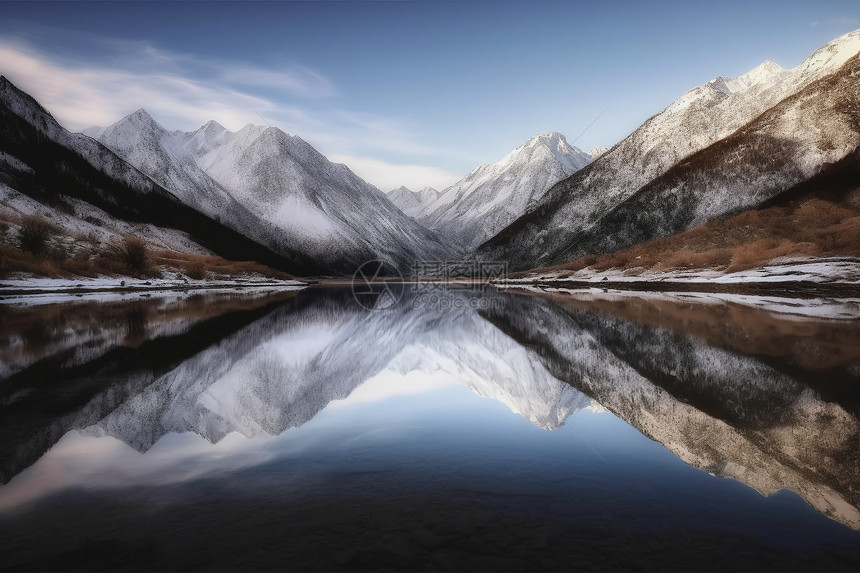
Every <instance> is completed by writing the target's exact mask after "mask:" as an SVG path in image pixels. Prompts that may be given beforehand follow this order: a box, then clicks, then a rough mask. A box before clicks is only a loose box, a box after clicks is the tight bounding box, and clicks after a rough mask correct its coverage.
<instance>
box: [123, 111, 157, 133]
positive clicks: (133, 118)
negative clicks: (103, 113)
mask: <svg viewBox="0 0 860 573" xmlns="http://www.w3.org/2000/svg"><path fill="white" fill-rule="evenodd" d="M114 125H115V126H126V125H127V126H129V127H133V128H134V129H137V130H144V129H145V130H146V131H148V132H156V133H160V132H162V131H165V129H164V128H163V127H161V125H159V124H158V122H157V121H155V120H154V119H153V118H152V116H151V115H149V112H148V111H146V110H145V109H143V108H140V109H138V110H137V111H135V112H134V113H130V114H129V115H127V116H125V117H124V118H122V119H121V120H119V121H118V122H116V123H115V124H114Z"/></svg>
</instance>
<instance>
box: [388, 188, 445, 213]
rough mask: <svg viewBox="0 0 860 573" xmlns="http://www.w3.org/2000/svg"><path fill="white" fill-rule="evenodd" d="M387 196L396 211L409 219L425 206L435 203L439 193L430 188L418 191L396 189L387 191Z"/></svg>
mask: <svg viewBox="0 0 860 573" xmlns="http://www.w3.org/2000/svg"><path fill="white" fill-rule="evenodd" d="M387 195H388V198H389V199H390V200H391V202H392V203H394V205H395V206H396V207H397V208H398V209H400V210H401V211H403V212H404V213H406V214H407V215H409V216H410V217H415V216H416V215H418V213H420V212H421V211H422V210H423V209H424V208H425V206H427V205H429V204H430V203H432V202H433V201H435V200H436V199H437V198H438V197H439V195H440V193H439V191H436V190H435V189H433V188H432V187H425V188H424V189H421V190H420V191H413V190H412V189H409V188H408V187H398V188H397V189H392V190H391V191H389V192H388V193H387Z"/></svg>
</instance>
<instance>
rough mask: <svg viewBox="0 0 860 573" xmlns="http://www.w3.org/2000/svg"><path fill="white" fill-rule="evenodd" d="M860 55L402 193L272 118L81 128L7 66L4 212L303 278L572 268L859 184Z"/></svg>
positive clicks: (700, 96) (825, 60)
mask: <svg viewBox="0 0 860 573" xmlns="http://www.w3.org/2000/svg"><path fill="white" fill-rule="evenodd" d="M858 51H860V31H856V32H852V33H850V34H847V35H845V36H842V37H840V38H837V39H836V40H834V41H833V42H831V43H829V44H827V45H825V46H824V47H822V48H820V49H819V50H817V51H816V52H815V53H814V54H812V55H811V56H810V57H809V58H808V59H807V60H805V61H804V62H803V63H802V64H801V65H800V66H798V67H796V68H794V69H790V70H787V69H783V68H781V67H780V66H778V65H777V64H775V63H773V62H765V63H763V64H761V65H760V66H758V67H756V68H755V69H753V70H751V71H750V72H748V73H746V74H744V75H742V76H739V77H737V78H726V77H718V78H716V79H714V80H712V81H710V82H708V83H706V84H704V85H702V86H699V87H697V88H694V89H692V90H690V91H689V92H687V93H686V94H684V95H683V96H681V97H680V98H679V99H678V100H677V101H675V102H673V103H672V104H671V105H669V106H668V107H666V108H665V109H664V110H663V111H661V112H659V113H658V114H656V115H655V116H653V117H652V118H650V119H649V120H648V121H646V122H645V123H644V124H643V125H642V126H641V127H639V128H638V129H637V130H635V131H634V132H633V133H632V134H630V135H629V136H628V137H627V138H625V139H624V140H623V141H621V142H619V143H618V144H616V145H615V146H613V147H612V148H611V149H608V150H607V149H606V148H595V149H593V150H592V151H591V152H590V153H585V152H583V151H582V150H580V149H578V148H576V147H574V146H572V145H570V144H569V143H568V142H567V141H566V139H565V137H564V136H563V135H561V134H559V133H554V132H550V133H545V134H541V135H538V136H535V137H533V138H531V139H529V140H528V141H526V142H525V143H524V144H523V145H521V146H520V147H518V148H517V149H515V150H513V151H512V152H511V153H509V154H508V155H507V156H505V157H504V158H503V159H502V160H500V161H499V162H497V163H495V164H491V165H483V166H480V167H478V168H476V169H474V170H473V171H471V172H470V173H468V174H467V175H466V176H465V177H464V178H463V179H461V180H460V181H458V182H457V183H455V184H454V185H452V186H450V187H448V188H446V189H444V190H442V191H436V190H434V189H432V188H425V189H422V190H420V191H417V192H413V191H411V190H409V189H407V188H405V187H401V188H399V189H395V190H392V191H390V192H389V193H387V194H386V193H382V192H381V191H379V190H378V189H376V188H375V187H373V186H372V185H370V184H368V183H366V182H365V181H363V180H361V179H360V178H359V177H358V176H356V175H355V174H354V173H353V172H352V171H350V170H349V168H348V167H346V166H344V165H338V164H334V163H331V162H330V161H328V160H327V159H326V158H325V157H324V156H323V155H322V154H320V153H319V152H318V151H316V150H315V149H314V148H313V147H312V146H311V145H310V144H308V143H307V142H305V141H303V140H302V139H301V138H299V137H297V136H291V135H287V134H286V133H284V132H282V131H281V130H279V129H277V128H272V127H261V126H254V125H247V126H245V127H243V128H242V129H240V130H239V131H237V132H231V131H228V130H226V129H225V128H224V127H222V126H221V125H219V124H218V123H217V122H215V121H210V122H209V123H207V124H206V125H204V126H202V127H201V128H200V129H198V130H196V131H193V132H181V131H169V130H167V129H165V128H164V127H162V126H160V125H159V124H158V123H157V122H155V121H154V120H153V119H152V117H150V116H149V114H148V113H147V112H146V111H145V110H142V109H141V110H138V111H137V112H135V113H133V114H131V115H129V116H127V117H125V118H123V119H121V120H119V121H118V122H116V123H115V124H113V125H110V126H108V127H104V128H90V129H88V130H85V131H84V133H83V134H73V133H70V132H68V131H66V130H65V129H63V128H62V127H61V126H60V125H59V124H58V123H57V122H56V121H55V120H54V119H53V117H51V115H50V114H49V113H48V112H47V111H45V110H44V109H43V108H42V107H41V106H40V105H39V104H38V103H37V102H36V101H35V100H34V99H33V98H31V97H30V96H28V95H27V94H25V93H23V92H21V91H20V90H18V89H17V88H16V87H15V86H13V85H12V83H11V82H9V81H8V80H7V79H5V78H3V79H0V133H2V135H3V138H2V140H0V198H2V204H3V205H4V206H5V207H6V211H5V212H0V216H2V217H4V218H5V220H7V221H10V223H9V224H11V225H13V226H14V225H15V224H16V222H15V221H16V220H15V214H16V213H20V214H26V213H28V212H39V213H42V214H43V215H46V216H48V218H50V219H52V220H55V221H57V222H58V224H59V226H60V227H64V228H66V229H67V232H68V233H69V234H70V235H72V234H74V233H77V234H78V235H88V236H89V235H93V234H102V235H104V236H105V237H115V236H121V235H126V234H129V233H130V232H132V233H134V232H135V229H137V231H138V232H139V234H141V235H145V236H146V237H147V238H149V239H150V240H151V241H153V242H154V244H157V245H161V246H163V247H170V248H173V249H176V250H186V251H189V250H190V251H194V252H214V253H217V254H219V255H222V256H224V257H226V258H232V259H243V260H258V261H261V262H264V263H266V264H270V265H272V266H276V267H278V268H281V269H283V270H286V271H288V272H291V273H293V274H296V275H303V276H310V275H349V274H351V273H352V272H353V271H354V270H355V269H356V268H357V267H358V266H359V265H361V264H362V263H363V262H365V261H368V260H372V259H379V260H382V261H384V262H386V263H387V264H388V265H390V266H391V267H393V268H396V269H398V270H399V272H401V273H403V274H408V273H409V272H410V270H411V269H412V268H413V265H415V263H417V262H419V261H428V260H433V261H444V260H458V259H465V258H472V257H477V258H480V259H483V260H493V261H506V262H507V263H508V264H509V267H510V268H511V269H512V270H524V269H529V268H534V267H541V266H549V265H558V264H560V263H565V262H567V261H572V260H574V259H577V258H579V257H582V256H584V255H600V254H603V253H612V252H616V251H618V250H621V249H628V248H631V247H633V246H636V245H639V244H642V243H644V242H647V241H649V240H653V239H655V238H659V237H666V236H670V235H674V234H677V233H681V232H683V231H686V230H688V229H691V228H693V227H695V226H697V225H701V224H703V223H706V222H708V221H712V220H714V219H718V218H725V217H729V216H732V215H737V214H738V213H741V212H744V211H745V210H748V209H753V208H758V207H761V206H763V205H768V204H770V203H771V202H773V201H774V200H775V198H778V197H782V196H789V195H791V193H792V191H793V190H796V189H797V188H798V187H799V186H804V185H808V184H809V183H810V182H811V181H815V180H817V178H818V179H820V178H821V177H822V176H833V174H834V172H836V171H839V173H840V174H841V175H840V176H841V177H842V178H843V179H846V178H847V179H851V178H852V177H854V178H856V177H857V176H858V174H857V173H856V168H855V167H854V166H855V165H856V164H857V161H856V159H857V157H858V147H860V90H858V89H857V87H858V86H857V81H856V77H857V74H858V73H860V60H858V58H857V53H858ZM843 171H844V173H842V172H843ZM93 221H97V222H98V223H94V222H93ZM7 235H9V236H12V234H11V233H7Z"/></svg>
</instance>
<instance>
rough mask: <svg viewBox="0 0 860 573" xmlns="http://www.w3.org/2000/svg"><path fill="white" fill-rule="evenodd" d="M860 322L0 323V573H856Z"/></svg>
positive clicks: (287, 298) (230, 303) (89, 315)
mask: <svg viewBox="0 0 860 573" xmlns="http://www.w3.org/2000/svg"><path fill="white" fill-rule="evenodd" d="M858 316H860V302H859V301H858V300H856V299H855V300H830V301H826V300H819V299H812V300H802V299H779V298H775V297H742V296H729V295H698V294H692V293H685V294H657V293H623V292H617V291H606V292H604V291H602V290H597V289H593V290H591V291H583V292H555V293H530V292H525V291H523V292H502V291H497V290H494V289H492V288H490V287H487V288H485V289H470V288H449V289H442V288H439V287H435V286H433V285H404V286H399V287H398V288H397V289H395V291H394V292H389V291H388V289H380V290H379V292H370V293H363V294H361V296H359V297H356V296H355V295H354V293H353V292H352V290H351V289H350V288H349V287H312V288H308V289H305V290H300V291H292V292H282V293H275V292H268V293H263V292H257V293H253V292H252V293H244V294H243V293H237V292H233V293H230V292H221V293H218V292H211V293H204V294H195V295H187V294H186V295H182V294H177V293H162V294H160V295H159V294H156V293H151V294H148V295H140V294H139V293H138V294H128V295H122V296H121V295H113V296H111V297H107V298H105V299H104V300H100V299H97V298H96V299H93V298H86V297H84V298H80V299H76V298H67V299H55V300H53V302H52V301H50V300H38V299H36V300H30V301H26V303H22V302H20V301H19V302H16V301H14V300H7V301H0V483H2V485H0V569H10V570H18V569H52V570H54V569H87V570H91V569H102V570H113V569H142V570H178V569H182V570H193V569H211V570H249V569H270V570H271V569H275V570H320V571H332V570H355V569H358V570H485V571H509V570H510V571H530V570H535V571H538V570H539V571H547V570H550V571H552V570H564V571H567V570H599V569H637V570H667V569H668V570H764V569H769V570H804V571H808V570H860V509H858V508H860V420H858V415H860V320H858V318H857V317H858Z"/></svg>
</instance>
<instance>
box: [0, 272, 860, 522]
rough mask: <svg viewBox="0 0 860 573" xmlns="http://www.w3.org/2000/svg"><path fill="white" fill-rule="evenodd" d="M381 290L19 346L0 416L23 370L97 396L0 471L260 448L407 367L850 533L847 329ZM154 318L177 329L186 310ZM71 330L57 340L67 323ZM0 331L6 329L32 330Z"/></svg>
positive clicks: (672, 302)
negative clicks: (156, 352)
mask: <svg viewBox="0 0 860 573" xmlns="http://www.w3.org/2000/svg"><path fill="white" fill-rule="evenodd" d="M399 294H402V296H400V297H399V298H398V299H397V302H396V304H394V305H393V306H390V307H389V306H388V304H386V305H384V307H379V308H377V309H375V310H368V308H366V307H367V306H372V304H368V301H367V300H364V301H362V304H359V303H358V302H357V301H356V300H355V298H354V297H353V294H352V292H351V291H350V290H349V289H332V288H328V289H309V290H306V291H302V292H300V293H298V294H297V295H295V296H293V297H291V298H288V299H287V300H283V301H280V302H278V301H277V300H275V301H274V302H271V301H270V302H269V303H265V299H263V300H261V301H259V302H256V303H253V304H251V305H250V306H249V308H256V309H258V310H254V311H253V312H252V313H250V314H249V313H248V311H244V314H242V316H243V317H245V318H243V319H242V321H240V322H236V321H235V320H234V321H232V322H230V321H227V322H223V320H222V322H220V323H219V322H217V321H215V322H213V321H214V320H215V319H212V318H207V317H195V318H194V320H191V321H190V322H174V326H172V327H171V326H170V324H171V323H170V321H169V320H167V321H165V319H164V318H163V317H161V318H159V319H158V320H160V321H162V322H166V324H165V325H162V326H157V327H154V326H153V323H152V319H153V318H154V317H155V316H156V315H153V314H152V313H151V312H149V311H147V310H145V309H144V310H142V311H141V310H140V309H138V311H139V312H138V314H139V313H140V312H143V313H144V315H143V317H140V319H139V320H138V321H137V322H135V321H130V320H127V321H126V323H125V326H124V327H123V328H120V329H119V330H122V332H121V333H120V334H121V337H122V339H123V340H124V341H125V343H123V352H124V353H125V354H124V358H123V360H122V365H123V367H120V366H119V364H114V363H113V362H111V363H110V364H109V363H108V362H110V360H115V359H112V358H111V356H113V355H112V354H111V352H114V353H115V352H116V351H109V350H104V351H100V352H96V353H94V354H93V355H92V356H90V357H89V358H88V357H87V356H86V355H85V353H81V352H77V353H75V352H71V353H70V352H67V351H63V352H60V351H49V350H46V349H50V348H51V342H50V340H48V339H45V337H44V336H43V337H42V339H40V340H41V342H40V341H39V340H36V339H34V338H33V335H29V336H30V339H31V340H30V342H29V343H28V344H29V345H30V346H29V348H30V349H31V350H32V351H33V352H35V353H36V356H37V359H36V362H35V363H32V364H29V365H26V364H24V363H22V362H21V360H23V359H19V360H18V362H16V363H20V365H19V366H17V368H19V369H20V368H23V369H22V370H20V372H18V373H17V374H14V375H12V376H11V377H10V378H9V379H8V380H7V382H6V384H7V387H9V388H11V386H8V384H9V383H10V382H11V383H13V384H12V385H13V386H15V387H16V388H19V389H20V390H21V392H18V393H17V394H16V395H12V394H7V396H6V398H5V399H4V402H3V403H2V404H0V409H2V413H3V418H2V419H3V420H4V421H9V423H13V422H14V421H15V420H16V419H24V417H26V416H25V414H26V411H25V410H27V408H38V407H39V405H38V404H36V403H35V402H34V401H33V400H36V401H38V395H39V394H38V392H42V391H43V390H46V389H47V388H42V389H40V388H39V384H38V383H37V382H36V381H35V380H31V383H29V386H28V384H27V383H26V379H27V376H31V378H32V377H33V376H36V375H37V374H38V375H40V376H41V375H43V374H44V373H45V372H51V371H52V369H54V370H56V369H57V367H58V366H62V367H63V368H60V371H63V369H64V368H65V369H66V370H65V371H75V369H77V370H76V371H77V373H78V376H77V377H78V378H81V377H82V376H83V375H84V374H86V372H88V371H89V372H91V375H93V376H96V375H97V378H98V380H99V384H97V385H96V386H95V390H91V391H89V393H88V394H87V396H86V397H85V399H84V400H81V399H80V398H78V399H77V400H78V402H75V401H74V400H71V401H69V402H68V403H67V404H65V406H63V409H62V411H58V414H57V416H56V417H55V419H54V420H53V421H50V420H44V419H43V425H42V428H43V429H41V430H40V429H39V428H38V427H35V426H33V427H32V428H30V430H32V431H30V433H27V432H23V431H19V432H17V434H16V433H15V432H7V433H6V434H5V435H6V436H7V438H6V439H7V440H9V439H12V440H17V441H16V442H13V443H7V444H4V446H3V447H4V450H5V451H8V452H14V456H11V455H10V456H4V460H5V464H6V466H7V467H4V475H6V476H7V477H8V476H10V475H12V474H14V473H17V471H20V470H21V469H23V467H25V466H26V463H25V462H26V460H29V462H28V463H32V462H33V461H34V460H36V459H37V458H38V457H39V455H41V453H42V452H43V451H44V450H45V449H47V448H48V447H50V446H51V444H52V443H53V442H54V441H56V440H57V439H59V438H60V437H61V436H62V435H63V432H66V431H68V430H71V429H78V430H82V431H83V434H84V435H87V436H91V437H98V436H113V437H115V438H118V439H120V440H122V441H123V442H125V443H126V444H128V445H130V446H132V447H133V448H135V449H136V450H138V451H141V452H147V451H149V450H150V449H151V448H152V447H153V446H154V445H155V444H156V442H159V441H160V440H161V439H162V438H164V437H165V436H167V435H168V434H173V433H179V434H183V433H187V432H192V433H194V434H197V435H199V436H201V437H203V438H205V440H207V441H208V442H210V443H213V444H216V443H218V442H220V441H221V440H223V439H224V438H225V437H226V436H228V435H229V434H231V433H238V434H240V435H242V436H244V437H246V438H253V437H256V438H264V439H267V438H269V437H272V436H277V435H280V434H282V433H284V432H285V431H286V430H288V429H289V428H297V427H300V426H303V425H305V424H307V423H308V422H309V421H311V420H313V419H314V418H316V417H317V416H318V415H319V414H320V412H322V411H323V410H324V409H326V408H327V406H328V405H329V404H331V403H332V402H333V401H338V400H343V399H345V398H347V397H349V396H350V395H351V394H353V393H354V392H355V391H356V389H358V388H359V387H361V386H362V385H363V384H364V383H365V382H366V381H368V380H371V379H374V378H375V377H377V376H379V375H380V374H383V373H385V372H389V373H392V374H396V375H400V376H406V375H408V374H409V373H412V372H416V371H418V372H424V373H433V374H434V375H444V376H446V377H447V378H449V379H453V380H458V381H460V382H462V383H464V384H465V385H466V386H467V387H468V388H469V389H471V390H472V391H473V392H475V393H476V394H478V395H480V396H484V397H487V398H491V399H493V400H498V401H500V402H502V403H504V404H506V405H507V406H508V408H510V409H511V410H512V411H513V412H515V413H517V414H519V415H521V416H522V417H524V418H525V419H527V420H529V421H530V422H531V423H532V424H534V425H536V426H539V427H541V428H545V429H548V430H554V429H558V428H560V427H561V426H562V425H563V424H564V423H565V421H566V420H567V419H568V418H569V417H570V416H571V415H573V414H574V413H576V412H578V411H579V410H581V409H583V408H585V407H592V408H598V409H599V407H601V406H602V407H603V408H606V409H608V410H610V411H611V412H612V413H614V414H615V415H616V416H618V417H620V418H621V419H622V420H624V421H625V422H627V423H628V424H630V425H632V426H634V427H635V428H637V429H638V430H640V431H641V432H642V433H644V434H645V435H647V436H649V437H650V438H652V439H654V440H656V441H657V442H659V443H661V444H663V445H664V446H665V447H666V448H668V449H669V450H670V451H671V452H673V453H674V454H675V455H676V456H678V457H679V458H681V459H682V460H683V461H685V462H686V463H687V464H690V465H692V466H694V467H697V468H700V469H703V470H706V471H708V472H709V473H711V474H714V475H718V476H721V477H730V478H734V479H737V480H739V481H741V482H743V483H746V484H748V485H750V486H751V487H753V488H755V489H756V490H758V491H759V492H761V493H762V494H764V495H771V494H773V493H775V492H776V491H778V490H780V489H784V488H785V489H790V490H792V491H794V492H796V493H798V494H799V495H801V496H802V497H803V498H804V499H805V500H806V501H807V502H808V503H810V504H811V505H812V506H813V507H815V508H816V509H817V510H818V511H819V512H821V513H823V514H825V515H827V516H829V517H831V518H832V519H835V520H837V521H840V522H842V523H845V524H847V525H849V526H851V527H853V528H860V511H858V509H857V508H858V506H860V498H858V493H857V491H856V487H855V485H856V484H857V483H858V481H860V456H858V453H857V450H856V447H855V446H856V443H857V441H858V439H860V423H858V419H857V411H858V401H857V394H858V393H857V388H858V384H860V367H858V366H860V326H858V325H856V324H853V323H851V322H847V321H841V322H829V321H821V320H816V319H804V320H799V319H797V318H786V317H784V316H779V315H775V314H772V313H769V312H766V311H764V310H760V309H753V308H749V307H744V306H741V305H738V304H733V303H727V302H724V301H720V300H711V301H707V303H706V304H702V303H696V302H691V301H689V300H677V299H671V298H666V297H664V298H660V297H651V298H647V297H636V296H633V295H631V296H626V297H620V296H617V295H616V296H615V297H613V295H609V294H607V295H603V294H582V295H576V296H573V295H566V296H560V295H559V296H555V297H554V298H552V299H551V298H548V297H537V296H521V295H512V294H500V293H495V292H483V293H481V292H473V291H469V290H447V291H438V290H437V291H435V292H434V296H435V297H436V301H445V303H444V304H433V303H429V302H428V301H429V300H432V298H431V297H428V296H427V295H426V293H423V292H422V291H421V290H420V288H416V289H414V290H413V289H406V290H405V291H404V292H402V293H399ZM380 301H382V298H380ZM477 303H480V304H477ZM231 304H233V305H235V304H236V303H231ZM267 304H268V306H267ZM271 304H275V306H271ZM229 308H231V307H227V309H229ZM94 312H95V311H94ZM173 312H174V314H175V316H176V317H177V320H179V317H186V318H188V317H189V316H193V315H194V313H193V312H190V311H179V310H174V311H173ZM147 313H148V314H147ZM80 314H81V317H82V318H80V320H82V321H87V320H90V318H89V314H86V313H80ZM234 314H235V313H234ZM8 316H12V317H13V318H14V315H9V314H8V313H7V317H8ZM70 316H71V317H74V315H70ZM147 317H149V318H147ZM6 320H9V319H8V318H7V319H6ZM75 320H76V319H75V318H70V319H68V320H67V322H66V323H64V325H63V328H65V329H70V328H71V329H74V328H75V324H73V323H74V322H75ZM198 320H208V321H209V322H206V323H205V324H208V325H210V326H209V327H203V328H206V329H207V332H208V333H209V335H210V337H209V342H206V341H205V340H204V341H201V331H200V330H199V329H197V330H195V329H194V324H196V322H195V321H198ZM133 323H134V324H133ZM10 324H18V325H20V326H18V327H16V328H18V329H19V330H20V331H21V333H22V334H21V336H22V337H23V336H24V334H23V333H25V332H28V331H29V329H30V328H31V327H30V326H28V325H30V324H33V321H32V320H30V319H26V320H25V319H23V318H18V319H16V320H14V321H11V322H10ZM201 324H202V323H201ZM218 324H222V326H220V327H217V329H216V326H217V325H218ZM78 330H81V331H84V330H86V329H78ZM134 333H137V334H134ZM147 333H149V334H147ZM183 333H187V338H183V336H184V334H183ZM219 333H220V334H219ZM834 333H836V334H834ZM165 337H166V339H167V340H168V341H169V342H168V343H169V345H170V347H171V348H175V349H182V348H185V349H186V352H185V354H184V357H183V356H180V355H176V354H174V356H173V358H172V359H167V358H166V359H165V360H162V362H163V364H162V365H161V366H158V367H153V368H142V367H141V369H137V370H136V369H135V368H134V364H136V363H138V362H140V361H138V360H136V359H135V358H134V356H135V355H136V353H148V354H147V355H149V354H151V353H152V352H153V349H152V348H150V346H152V345H153V344H156V343H157V341H158V340H159V338H165ZM132 339H134V340H132ZM147 340H149V342H147ZM135 341H137V342H135ZM195 345H196V346H195ZM98 346H99V347H105V348H108V347H109V345H107V346H105V344H104V343H100V344H99V345H98ZM135 348H138V349H139V350H135ZM800 349H802V352H801V351H800ZM5 352H7V353H8V352H10V351H9V350H6V351H5ZM105 352H106V353H107V354H104V353H105ZM60 355H62V356H63V358H62V359H60V358H57V357H58V356H60ZM141 355H142V356H143V354H141ZM9 356H13V355H12V354H9ZM106 356H107V358H105V357H106ZM38 357H43V358H38ZM810 357H817V359H815V360H813V359H811V358H810ZM88 360H89V362H88ZM112 364H113V365H112ZM87 369H89V370H87ZM404 380H405V378H404ZM404 383H405V382H404ZM42 385H44V384H42ZM28 388H29V390H28ZM34 389H35V390H38V392H37V393H36V394H34V395H33V397H31V399H29V401H28V399H27V398H26V396H27V395H28V394H29V393H32V392H33V390H34ZM16 396H18V397H16ZM76 403H77V404H81V405H77V406H76V405H75V404H76ZM11 414H14V416H12V415H11ZM22 416H23V417H22ZM25 434H26V435H25ZM16 436H17V437H16ZM22 463H25V465H24V466H22V465H21V464H22ZM9 464H12V465H11V466H10V465H9Z"/></svg>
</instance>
